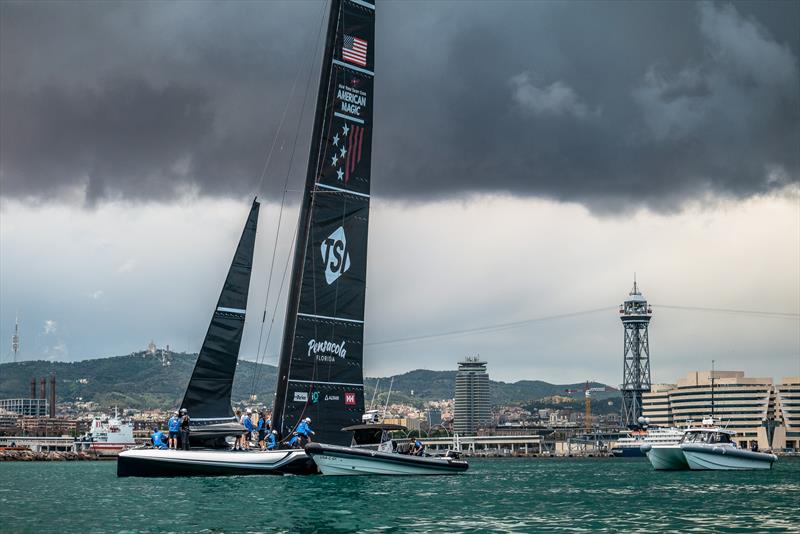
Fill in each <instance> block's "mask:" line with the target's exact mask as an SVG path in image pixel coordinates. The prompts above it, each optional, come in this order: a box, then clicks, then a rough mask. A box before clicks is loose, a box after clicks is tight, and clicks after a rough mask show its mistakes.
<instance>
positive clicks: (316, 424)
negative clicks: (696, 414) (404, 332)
mask: <svg viewBox="0 0 800 534" xmlns="http://www.w3.org/2000/svg"><path fill="white" fill-rule="evenodd" d="M374 57H375V6H374V5H373V4H372V3H369V2H365V1H362V0H332V1H331V12H330V16H329V20H328V33H327V40H326V45H325V55H324V56H323V63H322V75H321V78H320V85H319V94H318V96H317V113H316V117H315V120H314V131H313V134H312V142H311V155H310V158H309V163H308V174H307V177H306V185H305V189H304V192H303V201H302V204H301V208H300V224H299V226H298V234H297V243H296V249H295V257H294V264H293V270H292V282H291V286H290V290H289V291H290V292H289V300H288V305H287V313H286V324H285V327H284V334H283V344H282V347H281V354H280V359H279V362H278V386H277V390H276V397H275V408H274V411H273V424H274V425H275V428H276V429H278V430H279V431H280V432H281V435H282V436H283V437H286V436H288V435H289V434H290V433H291V432H292V431H293V429H294V428H295V427H296V425H297V424H298V423H299V421H300V419H302V418H304V417H311V418H312V427H313V428H314V430H315V432H316V436H315V440H318V441H324V442H326V443H332V444H343V445H349V444H350V436H349V435H348V434H347V433H345V432H341V428H343V427H346V426H349V425H352V424H355V423H358V422H360V420H361V415H362V414H363V413H364V385H363V384H364V375H363V371H362V361H363V346H364V343H363V341H364V297H365V291H366V274H367V225H368V219H369V195H370V160H371V152H372V150H371V149H372V105H373V104H372V88H373V66H374Z"/></svg>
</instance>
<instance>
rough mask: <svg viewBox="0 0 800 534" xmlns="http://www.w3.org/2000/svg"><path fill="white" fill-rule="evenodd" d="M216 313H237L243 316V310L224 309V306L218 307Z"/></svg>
mask: <svg viewBox="0 0 800 534" xmlns="http://www.w3.org/2000/svg"><path fill="white" fill-rule="evenodd" d="M217 311H218V312H223V313H239V314H242V315H244V313H245V310H243V309H241V308H225V307H224V306H220V307H219V308H217Z"/></svg>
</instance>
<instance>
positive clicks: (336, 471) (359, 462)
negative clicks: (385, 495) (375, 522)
mask: <svg viewBox="0 0 800 534" xmlns="http://www.w3.org/2000/svg"><path fill="white" fill-rule="evenodd" d="M306 453H308V455H309V456H310V457H311V458H313V460H314V463H315V464H317V467H318V468H319V471H320V472H321V473H322V474H323V475H455V474H458V473H463V472H464V471H466V470H467V469H468V468H469V464H468V463H467V462H466V461H464V460H458V459H455V458H432V457H425V456H412V455H407V454H398V453H389V452H378V451H375V450H370V449H355V448H352V447H340V446H338V445H326V444H321V443H310V444H309V445H306Z"/></svg>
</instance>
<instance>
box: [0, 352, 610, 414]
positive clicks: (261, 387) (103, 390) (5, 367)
mask: <svg viewBox="0 0 800 534" xmlns="http://www.w3.org/2000/svg"><path fill="white" fill-rule="evenodd" d="M196 359H197V355H196V354H182V353H181V354H173V355H172V356H171V365H169V366H167V367H164V366H162V365H161V360H160V359H159V358H157V357H153V356H144V355H143V354H141V353H140V354H136V355H129V356H116V357H112V358H101V359H95V360H84V361H80V362H47V361H31V362H19V363H6V364H2V365H0V398H14V397H27V396H29V394H30V381H31V378H32V377H36V379H37V394H38V387H39V386H38V380H39V379H41V378H42V377H45V376H48V377H49V375H50V373H52V372H54V373H55V374H56V377H57V381H58V382H57V387H56V392H57V397H58V401H59V402H65V401H75V400H76V399H78V398H82V399H83V400H84V401H94V402H97V403H99V404H100V405H102V406H107V407H111V406H113V405H119V406H120V407H126V408H140V409H141V408H163V409H170V408H174V407H176V406H177V405H178V403H179V402H180V401H181V399H182V397H183V392H184V390H185V388H186V384H187V383H188V382H189V376H190V375H191V372H192V369H193V367H194V363H195V360H196ZM254 373H257V374H258V382H257V384H256V387H255V393H256V395H258V399H259V401H260V402H264V403H267V404H269V403H271V402H272V397H273V395H274V393H275V381H276V379H275V377H276V374H277V372H276V368H275V367H274V366H272V365H262V364H255V363H253V362H250V361H240V362H239V367H238V370H237V372H236V379H235V381H234V383H233V401H234V402H239V401H246V400H247V399H248V398H249V397H250V394H251V392H252V385H253V375H254ZM455 377H456V372H455V371H429V370H426V369H417V370H415V371H410V372H408V373H404V374H401V375H397V376H395V377H394V385H393V386H392V396H391V400H392V402H407V403H410V404H414V405H417V406H421V405H422V403H424V402H425V401H428V400H441V399H451V398H453V395H454V390H455ZM391 379H392V377H386V378H380V379H378V378H367V379H366V380H365V386H366V392H365V393H366V395H365V398H366V399H367V402H368V403H369V401H370V399H371V398H372V395H373V392H374V390H375V387H376V385H377V384H378V381H380V386H379V395H378V399H380V400H381V401H383V400H385V398H386V395H387V393H388V389H389V384H390V382H391ZM595 386H602V384H597V383H592V387H595ZM48 388H49V385H48ZM582 388H583V384H582V383H581V384H563V385H558V384H549V383H547V382H542V381H539V380H521V381H519V382H514V383H510V384H509V383H506V382H495V381H490V390H491V395H492V403H493V404H507V403H527V402H529V401H532V400H535V399H541V398H542V397H549V396H552V395H561V396H571V397H573V398H575V399H582V398H583V391H582ZM566 390H577V392H576V393H572V394H568V393H566ZM618 395H619V392H617V391H616V390H613V391H608V392H603V393H595V394H593V397H594V398H597V399H605V398H609V397H616V396H618Z"/></svg>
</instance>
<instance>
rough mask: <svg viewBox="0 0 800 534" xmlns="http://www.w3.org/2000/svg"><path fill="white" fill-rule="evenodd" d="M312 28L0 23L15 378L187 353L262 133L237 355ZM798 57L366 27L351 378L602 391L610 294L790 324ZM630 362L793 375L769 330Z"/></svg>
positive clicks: (602, 11)
mask: <svg viewBox="0 0 800 534" xmlns="http://www.w3.org/2000/svg"><path fill="white" fill-rule="evenodd" d="M322 12H323V6H322V4H320V3H318V2H303V3H279V2H226V3H209V2H202V3H201V2H175V3H167V2H150V3H133V2H130V3H124V2H114V3H106V2H91V3H90V2H85V3H74V2H73V3H68V2H52V3H48V2H36V3H30V2H29V3H13V2H3V3H2V4H0V119H1V120H0V180H1V181H0V296H1V297H2V298H1V299H0V301H1V302H0V314H2V318H1V320H0V335H2V339H4V340H7V339H8V338H9V337H10V335H11V329H12V328H13V318H14V314H15V313H16V312H17V311H18V312H19V314H20V317H21V322H22V328H23V356H24V357H25V358H39V357H52V358H56V359H70V360H74V359H82V358H86V357H97V356H105V355H111V354H122V353H127V352H130V351H132V350H135V349H140V348H143V347H144V346H145V345H146V343H147V342H148V341H149V340H150V338H153V339H155V340H156V341H157V343H159V344H160V345H163V344H167V343H169V344H170V345H171V346H172V347H174V348H176V349H178V350H186V349H189V350H197V348H198V347H199V344H200V342H201V341H202V335H203V333H204V331H205V328H206V326H207V322H208V319H209V317H210V310H211V308H212V307H213V304H214V302H215V301H216V298H217V295H218V291H219V288H220V286H221V283H222V277H223V276H224V272H225V270H226V269H227V265H228V262H229V258H230V255H231V253H232V250H233V248H234V247H235V241H236V238H237V237H238V234H239V232H240V230H241V224H242V222H243V220H244V217H245V214H246V211H247V198H248V197H251V196H252V195H253V194H254V193H255V192H256V190H257V188H258V183H259V178H260V176H261V172H262V168H263V166H264V161H265V157H266V154H267V152H268V151H269V147H270V144H271V142H272V139H273V137H274V135H275V132H276V129H277V127H278V125H279V123H280V122H281V118H282V116H283V112H284V109H285V108H286V109H287V115H286V117H287V118H286V120H285V123H284V126H283V128H282V130H281V133H280V135H279V137H278V141H277V144H276V150H275V153H274V155H273V158H272V160H271V162H270V166H269V168H268V170H267V173H266V175H265V178H264V183H263V186H262V188H261V190H260V191H258V192H259V193H260V195H261V196H262V198H264V199H265V201H266V202H267V204H266V205H265V209H263V210H262V219H261V223H260V224H261V226H260V228H261V231H260V236H259V253H258V257H257V261H256V266H255V268H256V272H255V274H254V278H253V284H252V285H253V288H252V291H251V304H253V306H252V309H257V310H256V312H255V313H251V315H250V320H249V321H248V332H247V333H246V336H245V342H244V354H245V355H246V356H250V355H253V354H254V353H255V345H256V343H257V340H258V327H259V320H260V315H261V314H260V309H261V308H262V307H263V301H264V295H265V285H266V284H265V283H264V279H265V277H266V272H267V270H268V266H269V263H270V259H271V258H270V254H271V251H272V245H273V242H274V239H275V226H276V223H277V211H278V209H279V206H278V202H279V195H280V192H281V191H282V189H283V183H284V179H285V177H286V174H287V172H288V173H289V188H290V189H293V190H296V189H299V188H300V187H301V183H302V176H303V175H304V169H305V163H306V158H307V150H308V137H309V129H310V113H309V112H308V110H306V113H305V114H304V115H301V103H302V100H303V94H304V91H305V90H306V86H307V80H308V79H309V78H308V73H309V72H311V77H310V79H311V81H312V86H311V89H310V90H311V94H312V95H313V94H314V93H313V91H314V84H315V83H316V77H317V71H318V59H319V58H318V57H316V56H315V55H314V54H313V53H311V51H312V50H313V48H314V45H315V42H316V38H317V30H318V28H319V25H320V20H321V14H322ZM798 28H800V5H798V4H797V3H793V2H770V3H763V2H758V3H734V4H729V3H688V2H681V3H678V2H662V3H622V2H612V3H599V2H595V3H546V2H530V3H523V2H510V3H502V2H492V3H478V2H473V3H456V2H453V3H450V2H419V3H418V2H379V5H378V10H377V42H376V43H375V46H376V47H377V48H376V51H377V59H376V83H375V133H374V152H373V163H372V166H373V193H374V196H373V199H374V202H373V206H372V211H371V213H372V225H371V230H370V263H369V278H368V299H367V334H366V335H367V342H368V343H373V344H372V345H370V348H369V349H368V351H367V353H366V367H367V371H368V373H369V374H371V375H381V374H385V373H389V372H402V371H406V370H410V369H413V368H417V367H429V368H437V369H444V368H452V367H453V366H454V362H455V361H456V360H457V359H459V358H461V357H462V356H464V355H466V354H470V353H475V352H479V353H480V354H481V356H484V357H485V358H487V359H488V360H489V361H490V372H491V373H492V375H493V377H496V378H500V379H505V380H516V379H521V378H531V379H536V378H539V379H544V380H549V381H556V382H571V381H575V380H581V379H597V380H601V381H605V382H609V383H612V384H616V383H618V382H619V380H620V378H621V377H620V375H621V356H622V355H621V354H620V352H621V345H622V329H621V326H620V324H619V319H618V317H617V314H616V311H615V310H614V309H613V308H614V307H615V306H616V305H618V304H619V303H620V302H621V300H622V299H623V298H624V296H625V295H626V293H627V291H628V290H629V286H630V283H631V278H632V275H633V272H634V271H636V272H637V273H638V276H639V280H640V283H641V286H642V289H643V291H644V293H645V296H646V297H647V298H648V299H649V300H650V301H651V302H653V303H654V304H662V305H666V306H694V307H712V308H725V309H739V310H767V311H777V312H786V313H794V314H796V313H798V311H800V280H798V278H800V244H798V243H800V196H799V195H798V184H799V183H800V151H799V150H798V146H800V89H799V87H800V65H799V64H798V56H799V55H800V32H798ZM312 60H313V65H312ZM295 77H297V79H298V82H297V88H296V90H295V92H294V94H293V95H292V96H291V98H290V93H291V88H292V85H293V81H294V80H295ZM287 102H288V104H287ZM287 106H288V107H287ZM296 137H297V139H299V141H298V143H297V145H296V152H295V153H294V157H293V158H292V147H293V146H294V139H295V138H296ZM290 161H291V162H292V166H291V167H290ZM289 197H290V198H289V200H290V205H289V206H288V207H287V209H286V211H285V213H284V219H283V228H282V231H281V233H280V236H279V247H278V251H279V255H278V257H277V261H276V265H278V266H279V267H281V268H282V265H283V264H284V262H285V258H286V251H287V246H288V242H289V239H290V234H291V229H292V228H293V226H294V223H295V220H296V206H295V205H294V203H293V202H294V201H295V200H296V197H297V195H296V193H290V194H289ZM280 272H281V270H280V269H279V270H278V273H279V274H280ZM268 306H269V309H270V310H271V309H272V307H273V306H274V295H272V296H271V297H270V301H269V303H268ZM600 308H608V309H607V310H606V311H603V312H595V313H589V314H585V315H576V316H571V317H566V318H561V319H558V320H551V321H542V322H530V323H526V324H525V325H523V326H520V327H517V328H512V329H505V330H495V331H490V332H485V333H482V334H480V335H478V334H473V335H467V336H465V335H459V336H448V337H439V338H433V339H430V338H429V339H424V340H417V341H409V342H402V343H401V342H395V343H387V344H382V343H380V342H382V341H386V340H395V339H404V338H408V337H416V336H419V335H423V334H430V333H441V332H450V331H454V330H462V329H466V328H471V327H481V326H487V325H496V324H505V323H510V322H514V321H521V320H527V319H532V318H541V317H547V316H552V315H558V314H565V313H567V314H569V313H573V312H581V311H588V310H596V309H600ZM278 309H279V310H281V309H282V304H280V303H279V305H278ZM281 321H282V314H281V313H278V318H277V319H276V327H275V328H276V333H277V332H279V331H280V330H279V328H280V322H281ZM279 337H280V336H279V335H273V340H272V341H271V342H270V347H269V349H268V351H267V352H268V353H269V354H274V353H275V352H276V351H277V349H278V347H277V341H278V338H279ZM651 343H652V357H653V364H652V366H653V375H654V380H657V381H667V380H674V379H675V378H677V377H678V375H681V374H683V373H685V372H686V371H688V370H691V369H694V368H698V367H708V366H709V364H710V360H711V359H712V358H714V359H716V360H717V366H718V368H737V369H738V368H741V369H745V370H746V371H747V372H748V373H749V374H760V375H766V376H775V377H776V378H777V377H780V376H783V375H789V374H800V325H799V324H798V320H797V318H796V317H794V318H792V317H789V318H786V317H764V316H752V315H745V314H730V313H728V314H726V313H720V312H717V313H711V312H699V311H688V310H680V309H676V308H672V307H664V308H661V309H659V308H658V307H657V306H656V315H655V317H654V319H653V327H652V332H651ZM0 355H1V356H2V357H3V361H7V358H8V349H7V347H6V342H5V341H4V342H3V345H2V347H0Z"/></svg>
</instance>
